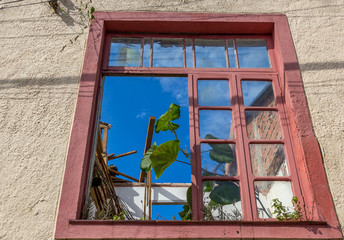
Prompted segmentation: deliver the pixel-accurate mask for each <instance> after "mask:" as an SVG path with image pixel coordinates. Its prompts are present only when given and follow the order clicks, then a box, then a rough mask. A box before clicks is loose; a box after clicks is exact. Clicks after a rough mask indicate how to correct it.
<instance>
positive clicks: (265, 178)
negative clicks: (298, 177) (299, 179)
mask: <svg viewBox="0 0 344 240" xmlns="http://www.w3.org/2000/svg"><path fill="white" fill-rule="evenodd" d="M252 179H253V181H285V182H286V181H288V182H289V181H292V178H291V177H290V176H285V177H284V176H253V177H252Z"/></svg>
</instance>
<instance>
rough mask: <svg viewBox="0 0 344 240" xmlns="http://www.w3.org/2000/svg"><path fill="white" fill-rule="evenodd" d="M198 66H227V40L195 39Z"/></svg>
mask: <svg viewBox="0 0 344 240" xmlns="http://www.w3.org/2000/svg"><path fill="white" fill-rule="evenodd" d="M195 52H196V67H200V68H225V67H227V63H226V51H225V40H218V39H195Z"/></svg>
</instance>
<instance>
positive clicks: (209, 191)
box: [203, 181, 242, 221]
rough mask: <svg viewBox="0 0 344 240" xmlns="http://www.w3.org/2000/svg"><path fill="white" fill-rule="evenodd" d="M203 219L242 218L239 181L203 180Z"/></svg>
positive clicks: (229, 219) (232, 219)
mask: <svg viewBox="0 0 344 240" xmlns="http://www.w3.org/2000/svg"><path fill="white" fill-rule="evenodd" d="M203 218H204V220H226V221H235V220H242V209H241V198H240V186H239V182H230V181H203Z"/></svg>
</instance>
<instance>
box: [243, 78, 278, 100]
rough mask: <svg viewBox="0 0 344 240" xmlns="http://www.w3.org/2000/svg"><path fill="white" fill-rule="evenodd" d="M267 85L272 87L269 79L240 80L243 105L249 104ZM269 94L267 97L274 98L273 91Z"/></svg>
mask: <svg viewBox="0 0 344 240" xmlns="http://www.w3.org/2000/svg"><path fill="white" fill-rule="evenodd" d="M269 87H272V82H271V81H241V88H242V94H243V98H244V105H245V106H251V105H252V104H253V103H254V102H255V100H256V99H257V98H258V97H259V96H260V95H261V94H262V93H263V92H264V91H265V90H267V88H269ZM271 94H272V96H268V97H272V98H273V99H274V96H273V92H272V93H271Z"/></svg>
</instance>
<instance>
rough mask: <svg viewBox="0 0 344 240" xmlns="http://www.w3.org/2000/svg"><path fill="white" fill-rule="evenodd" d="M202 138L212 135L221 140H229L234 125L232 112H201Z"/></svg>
mask: <svg viewBox="0 0 344 240" xmlns="http://www.w3.org/2000/svg"><path fill="white" fill-rule="evenodd" d="M199 124H200V137H201V138H203V139H204V138H205V136H206V135H207V134H211V135H213V136H215V137H217V138H219V139H229V138H230V129H231V125H232V111H229V110H200V111H199Z"/></svg>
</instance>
